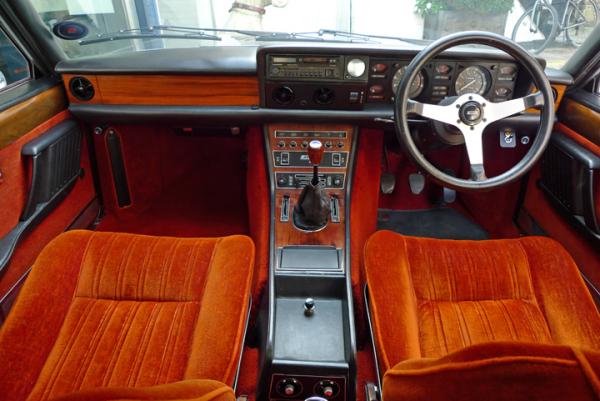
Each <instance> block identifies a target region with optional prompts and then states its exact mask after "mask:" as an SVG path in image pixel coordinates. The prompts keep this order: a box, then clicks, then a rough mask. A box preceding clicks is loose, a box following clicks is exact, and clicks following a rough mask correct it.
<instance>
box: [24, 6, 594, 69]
mask: <svg viewBox="0 0 600 401" xmlns="http://www.w3.org/2000/svg"><path fill="white" fill-rule="evenodd" d="M30 1H31V2H32V3H33V5H34V7H35V8H36V11H37V12H38V14H39V15H40V17H41V18H42V20H43V22H44V24H45V25H46V26H47V27H48V29H49V30H50V31H52V32H53V33H54V34H55V36H56V37H57V41H59V43H60V45H61V46H62V47H63V49H64V50H65V53H66V54H67V55H68V56H69V57H72V58H77V57H82V56H90V55H99V54H107V53H115V52H129V51H145V50H152V49H157V48H173V47H198V46H228V45H229V46H230V45H247V44H251V45H255V44H257V43H264V42H265V41H299V42H302V41H336V42H337V41H339V42H361V43H385V44H392V45H393V44H394V43H395V44H397V45H402V41H405V42H411V43H415V42H416V43H426V42H428V41H431V40H435V39H437V38H440V37H442V36H444V35H447V34H449V33H453V32H461V31H468V30H485V31H491V32H496V33H500V34H503V35H505V36H506V37H509V38H512V39H514V40H516V41H517V42H519V43H520V44H522V45H523V46H524V47H525V48H526V49H528V50H529V51H530V52H531V53H533V54H538V55H540V56H541V57H543V58H545V59H546V60H547V61H548V65H549V66H550V67H556V68H560V67H561V66H562V65H564V63H565V62H566V61H567V60H568V59H569V57H570V56H571V55H572V54H573V52H575V50H576V49H577V48H578V47H579V46H581V44H582V43H583V42H584V41H585V40H586V39H587V38H588V37H589V36H590V33H591V31H592V30H593V29H594V27H595V26H596V25H597V24H598V21H599V19H600V18H599V14H600V12H599V8H598V4H597V3H596V0H554V1H551V0H240V1H231V0H30ZM370 35H372V37H371V36H370Z"/></svg>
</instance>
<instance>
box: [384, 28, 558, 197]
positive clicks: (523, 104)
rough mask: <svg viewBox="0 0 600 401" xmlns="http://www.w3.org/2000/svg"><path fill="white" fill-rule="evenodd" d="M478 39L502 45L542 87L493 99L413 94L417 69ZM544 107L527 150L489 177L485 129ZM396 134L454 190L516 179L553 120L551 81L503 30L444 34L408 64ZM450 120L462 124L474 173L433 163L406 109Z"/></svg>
mask: <svg viewBox="0 0 600 401" xmlns="http://www.w3.org/2000/svg"><path fill="white" fill-rule="evenodd" d="M466 44H478V45H487V46H490V47H494V48H496V49H499V50H502V51H504V52H506V53H508V54H509V55H511V56H512V57H513V58H514V59H515V60H516V61H517V62H519V63H520V64H521V65H522V66H523V67H524V68H525V69H526V70H527V71H528V72H529V74H530V75H531V78H532V79H533V82H534V84H535V86H536V87H537V88H538V90H539V92H536V93H533V94H530V95H527V96H525V97H522V98H517V99H513V100H508V101H505V102H499V103H494V102H490V101H488V100H486V99H485V98H484V97H482V96H480V95H477V94H465V95H462V96H459V97H457V98H456V99H454V101H453V102H452V103H450V104H447V105H443V106H442V105H434V104H429V103H420V102H417V101H414V100H412V99H410V98H409V93H410V86H411V85H410V84H411V82H412V81H413V79H415V77H416V76H417V74H418V73H419V71H421V69H422V68H423V67H425V65H427V63H429V62H430V61H431V60H432V59H433V58H434V57H436V56H437V55H439V54H440V53H442V52H443V51H444V50H446V49H449V48H451V47H454V46H459V45H466ZM532 107H536V108H541V113H540V115H541V120H540V125H539V127H538V131H537V134H536V136H535V139H534V140H533V142H532V144H531V147H530V149H529V151H528V152H527V153H526V154H525V156H524V157H523V158H522V159H521V160H520V161H519V162H518V163H517V164H515V165H514V166H513V167H512V168H510V169H509V170H508V171H506V172H504V173H502V174H500V175H498V176H495V177H490V178H488V177H487V176H486V174H485V169H484V165H483V132H484V130H485V128H486V127H487V126H488V125H489V124H491V123H493V122H496V121H498V120H501V119H503V118H506V117H509V116H512V115H514V114H517V113H520V112H523V111H525V110H527V109H529V108H532ZM394 112H395V122H396V135H397V137H398V140H399V141H400V142H401V143H402V144H404V146H405V147H406V150H407V151H408V152H409V154H410V156H411V157H412V158H413V159H414V160H415V162H416V163H417V164H418V165H419V166H420V167H421V168H422V169H423V170H425V172H427V173H428V174H430V175H431V176H432V177H433V178H434V179H435V180H437V181H439V182H441V183H442V184H444V185H446V186H448V187H450V188H454V189H456V190H481V189H491V188H496V187H499V186H502V185H505V184H508V183H509V182H512V181H514V180H516V179H518V178H520V177H521V176H523V174H525V173H526V172H527V171H529V170H530V169H531V168H532V167H533V165H534V164H535V163H536V162H537V161H538V160H539V158H540V157H541V156H542V154H543V152H544V150H545V149H546V146H547V145H548V142H549V140H550V136H551V134H552V126H553V123H554V101H553V96H552V89H551V87H550V82H548V78H547V77H546V74H545V73H544V70H543V69H542V67H541V66H540V64H539V63H538V61H537V60H536V59H535V58H534V57H533V56H531V55H530V54H529V53H528V52H527V51H526V50H525V49H523V48H522V47H521V46H519V45H518V44H516V43H515V42H513V41H511V40H510V39H507V38H505V37H503V36H500V35H497V34H494V33H488V32H461V33H457V34H453V35H449V36H446V37H443V38H441V39H439V40H437V41H435V42H433V43H431V44H430V45H429V46H427V47H426V48H425V49H423V50H422V51H421V52H420V53H419V54H417V56H416V57H415V58H414V59H413V60H412V62H411V63H410V64H409V65H408V68H407V69H406V71H405V73H404V76H403V78H402V81H401V82H400V85H399V86H398V90H397V91H396V104H395V109H394ZM409 114H418V115H420V116H422V117H425V118H428V119H431V120H436V121H440V122H442V123H446V124H450V125H453V126H455V127H456V128H458V129H459V130H460V132H461V133H462V135H463V137H464V139H465V146H466V149H467V155H468V156H469V162H470V164H471V178H470V179H462V178H457V177H453V176H451V175H449V174H446V173H445V172H443V171H442V170H440V169H438V168H437V167H435V166H434V165H433V164H431V163H430V162H429V161H428V160H427V159H426V158H425V156H424V155H423V154H422V153H421V151H420V150H419V148H418V147H417V145H416V143H415V141H414V139H413V137H412V135H411V132H410V129H409V126H408V115H409Z"/></svg>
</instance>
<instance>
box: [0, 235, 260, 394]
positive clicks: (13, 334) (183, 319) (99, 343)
mask: <svg viewBox="0 0 600 401" xmlns="http://www.w3.org/2000/svg"><path fill="white" fill-rule="evenodd" d="M253 263H254V247H253V244H252V241H251V240H250V239H249V238H247V237H244V236H231V237H224V238H207V239H195V238H186V239H180V238H170V237H149V236H142V235H132V234H117V233H99V232H90V231H71V232H68V233H66V234H63V235H61V236H59V237H57V238H56V239H55V240H54V241H53V242H51V243H50V244H49V245H48V246H47V247H46V249H45V250H44V251H43V252H42V253H41V254H40V256H39V257H38V259H37V261H36V263H35V265H34V266H33V269H32V271H31V274H30V276H29V277H28V279H27V281H26V283H25V285H24V287H23V289H22V290H21V293H20V295H19V297H18V299H17V302H16V304H15V306H14V309H13V311H12V312H11V314H10V315H9V318H8V319H7V321H6V323H5V325H4V326H3V327H2V330H1V331H0V360H3V361H10V362H9V363H7V364H0V394H2V393H3V394H8V395H9V398H7V399H10V400H15V401H17V400H24V399H28V400H31V401H37V400H47V399H51V398H54V397H57V396H60V395H64V394H68V393H71V392H75V391H78V390H85V389H92V388H102V387H110V388H113V387H114V388H139V387H147V386H155V385H160V384H166V383H171V382H175V381H180V380H186V379H212V380H216V381H219V382H223V383H225V384H228V385H231V384H232V383H233V381H234V378H235V374H236V369H237V365H238V361H239V356H240V353H241V347H242V346H243V344H242V342H243V338H244V331H245V324H246V316H247V311H248V306H249V297H250V287H251V282H252V271H253Z"/></svg>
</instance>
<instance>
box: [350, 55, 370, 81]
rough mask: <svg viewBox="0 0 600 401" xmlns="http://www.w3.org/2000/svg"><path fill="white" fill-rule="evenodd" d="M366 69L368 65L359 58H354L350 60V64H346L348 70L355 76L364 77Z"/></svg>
mask: <svg viewBox="0 0 600 401" xmlns="http://www.w3.org/2000/svg"><path fill="white" fill-rule="evenodd" d="M366 69H367V65H366V64H365V62H364V61H363V60H361V59H359V58H353V59H352V60H350V61H348V65H347V66H346V71H347V72H348V74H349V75H350V76H351V77H353V78H360V77H362V75H363V74H364V73H365V70H366Z"/></svg>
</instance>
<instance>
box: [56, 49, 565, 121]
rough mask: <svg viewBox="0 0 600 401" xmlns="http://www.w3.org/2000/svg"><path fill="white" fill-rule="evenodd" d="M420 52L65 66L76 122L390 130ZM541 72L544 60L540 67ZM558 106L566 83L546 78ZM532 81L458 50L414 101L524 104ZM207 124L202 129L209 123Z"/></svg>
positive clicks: (157, 58) (60, 68) (248, 54)
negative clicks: (470, 96)
mask: <svg viewBox="0 0 600 401" xmlns="http://www.w3.org/2000/svg"><path fill="white" fill-rule="evenodd" d="M420 50H421V46H416V45H408V44H407V45H406V46H402V47H400V46H398V47H382V46H379V45H378V46H370V45H359V44H349V45H342V44H337V43H335V44H334V43H319V44H315V43H311V44H310V45H308V44H289V43H286V44H283V43H282V44H272V45H267V46H237V47H236V46H215V47H203V48H189V49H187V48H186V49H158V50H153V51H148V52H131V53H123V54H112V55H104V56H101V57H91V58H85V59H72V60H65V61H62V62H60V63H59V64H58V65H57V67H56V71H57V73H59V74H60V75H61V76H62V78H63V81H64V84H65V89H66V92H67V95H68V97H69V102H70V106H69V109H70V110H71V112H72V113H73V114H74V115H75V116H77V117H78V118H80V119H82V120H84V121H89V122H91V123H94V124H101V123H106V121H111V122H113V123H114V122H119V121H126V122H132V121H138V122H149V121H156V122H159V123H176V124H192V123H194V124H197V123H198V121H199V120H198V118H204V119H206V121H207V123H210V124H230V123H231V121H233V120H234V121H236V122H237V124H255V123H264V122H289V121H329V122H344V123H353V124H369V125H373V126H377V127H382V126H384V127H385V126H387V124H389V118H390V116H391V115H393V101H394V88H395V86H396V85H397V84H398V82H399V81H400V79H401V76H402V73H403V70H404V68H405V66H406V65H408V64H409V63H410V61H411V60H412V59H413V58H414V57H415V55H416V54H417V53H418V52H419V51H420ZM539 61H540V63H541V64H544V61H543V60H539ZM546 73H547V75H548V77H549V78H550V81H551V83H552V85H553V88H554V89H555V91H556V94H557V97H556V103H557V104H558V102H560V98H561V95H562V93H563V92H564V89H565V88H566V87H567V85H570V84H571V83H572V82H573V79H572V77H571V76H570V75H568V74H566V73H564V72H562V71H559V70H553V69H547V70H546ZM531 84H532V82H531V78H530V77H529V75H528V73H527V71H525V70H524V69H522V68H521V66H520V65H519V64H518V63H515V61H514V60H513V59H512V58H510V57H509V56H507V55H505V54H504V53H502V52H499V51H491V50H489V49H487V50H486V49H484V48H455V49H451V50H448V51H445V52H444V53H443V54H442V55H440V56H439V58H437V59H435V60H434V61H432V62H431V63H430V64H429V65H427V66H426V67H425V68H424V69H423V71H421V75H420V77H419V79H418V82H415V83H413V97H414V99H416V100H418V101H421V102H424V103H438V102H439V101H441V99H443V98H444V97H447V96H454V95H456V94H457V93H466V92H468V91H476V92H477V93H482V94H483V96H485V97H486V98H488V99H490V100H492V101H501V100H505V99H506V100H508V99H511V98H516V97H521V96H524V95H526V94H527V93H529V91H530V90H531ZM203 121H204V120H203Z"/></svg>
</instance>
